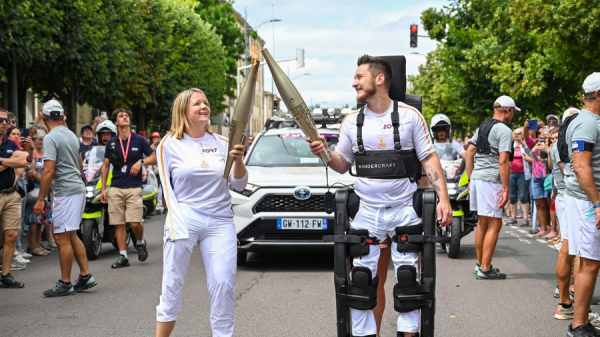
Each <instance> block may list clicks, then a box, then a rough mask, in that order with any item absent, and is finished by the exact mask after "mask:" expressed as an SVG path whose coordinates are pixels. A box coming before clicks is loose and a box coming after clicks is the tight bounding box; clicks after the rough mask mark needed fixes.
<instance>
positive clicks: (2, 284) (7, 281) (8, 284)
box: [0, 273, 25, 288]
mask: <svg viewBox="0 0 600 337" xmlns="http://www.w3.org/2000/svg"><path fill="white" fill-rule="evenodd" d="M23 287H25V284H24V283H23V282H19V281H15V278H14V277H13V276H12V275H11V274H10V273H8V274H6V275H4V276H1V275H0V288H23Z"/></svg>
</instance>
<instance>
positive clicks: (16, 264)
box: [10, 259, 27, 271]
mask: <svg viewBox="0 0 600 337" xmlns="http://www.w3.org/2000/svg"><path fill="white" fill-rule="evenodd" d="M25 268H27V265H26V264H23V263H19V262H15V259H13V260H12V263H11V264H10V270H12V271H17V270H25Z"/></svg>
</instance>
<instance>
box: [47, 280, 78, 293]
mask: <svg viewBox="0 0 600 337" xmlns="http://www.w3.org/2000/svg"><path fill="white" fill-rule="evenodd" d="M73 294H75V289H73V285H72V284H71V282H69V283H66V282H64V281H63V280H58V282H56V285H55V286H54V288H52V289H48V290H46V291H44V296H46V297H59V296H67V295H73Z"/></svg>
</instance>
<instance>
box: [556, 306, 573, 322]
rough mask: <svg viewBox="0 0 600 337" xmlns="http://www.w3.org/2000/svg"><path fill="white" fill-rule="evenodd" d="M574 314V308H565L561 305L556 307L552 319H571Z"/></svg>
mask: <svg viewBox="0 0 600 337" xmlns="http://www.w3.org/2000/svg"><path fill="white" fill-rule="evenodd" d="M574 314H575V306H574V305H573V304H571V307H570V308H565V307H563V306H562V305H561V304H559V305H558V307H556V313H555V314H554V318H556V319H560V320H566V319H573V315H574Z"/></svg>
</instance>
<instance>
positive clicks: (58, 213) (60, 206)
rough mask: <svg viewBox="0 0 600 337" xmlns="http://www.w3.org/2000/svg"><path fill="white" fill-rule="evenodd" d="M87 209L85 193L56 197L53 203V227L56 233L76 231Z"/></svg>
mask: <svg viewBox="0 0 600 337" xmlns="http://www.w3.org/2000/svg"><path fill="white" fill-rule="evenodd" d="M84 209H85V194H84V193H81V194H75V195H69V196H66V197H54V202H53V203H52V228H54V233H57V234H59V233H64V232H71V231H76V230H78V229H79V225H80V224H81V218H82V217H83V211H84Z"/></svg>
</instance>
